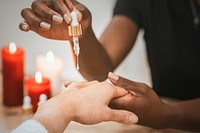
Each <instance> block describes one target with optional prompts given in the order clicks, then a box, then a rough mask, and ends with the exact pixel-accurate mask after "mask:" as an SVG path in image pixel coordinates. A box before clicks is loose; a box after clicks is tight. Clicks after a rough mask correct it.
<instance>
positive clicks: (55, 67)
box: [36, 51, 63, 96]
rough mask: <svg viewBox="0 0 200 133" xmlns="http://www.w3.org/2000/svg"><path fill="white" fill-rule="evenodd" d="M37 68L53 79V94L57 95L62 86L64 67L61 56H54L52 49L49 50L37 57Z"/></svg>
mask: <svg viewBox="0 0 200 133" xmlns="http://www.w3.org/2000/svg"><path fill="white" fill-rule="evenodd" d="M36 69H37V71H40V72H41V73H42V75H43V76H45V77H47V78H49V79H50V81H51V88H52V91H51V94H52V96H55V95H57V94H58V93H59V92H60V88H61V72H62V69H63V62H62V60H61V59H60V58H57V57H54V54H53V52H52V51H48V52H47V55H46V56H45V55H39V56H38V57H37V58H36Z"/></svg>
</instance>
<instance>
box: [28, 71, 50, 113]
mask: <svg viewBox="0 0 200 133" xmlns="http://www.w3.org/2000/svg"><path fill="white" fill-rule="evenodd" d="M25 88H26V90H27V93H28V95H29V96H30V98H31V103H32V105H33V111H34V112H36V110H37V107H38V102H39V97H40V95H41V94H46V95H47V98H48V99H49V98H50V97H51V94H50V90H51V87H50V80H49V79H47V78H45V77H42V74H41V72H36V74H35V77H30V78H28V79H27V80H26V81H25Z"/></svg>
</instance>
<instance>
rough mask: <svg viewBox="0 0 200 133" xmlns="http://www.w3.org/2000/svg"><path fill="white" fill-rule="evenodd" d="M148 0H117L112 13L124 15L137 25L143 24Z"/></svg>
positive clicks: (141, 25)
mask: <svg viewBox="0 0 200 133" xmlns="http://www.w3.org/2000/svg"><path fill="white" fill-rule="evenodd" d="M147 1H148V0H117V2H116V5H115V8H114V12H113V15H125V16H127V17H129V18H131V19H132V20H133V21H134V22H135V23H136V24H137V25H138V27H140V28H142V27H143V26H144V16H145V11H146V5H147Z"/></svg>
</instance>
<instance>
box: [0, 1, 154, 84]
mask: <svg viewBox="0 0 200 133" xmlns="http://www.w3.org/2000/svg"><path fill="white" fill-rule="evenodd" d="M79 2H81V3H83V4H85V5H86V6H87V7H88V8H89V9H90V11H91V13H92V16H93V29H94V31H95V34H96V36H97V37H99V36H100V35H101V33H102V32H103V31H104V29H105V27H106V26H107V24H108V23H109V21H110V19H111V18H112V12H113V8H114V5H115V2H116V0H79ZM31 3H32V0H17V1H15V0H1V2H0V18H1V19H0V48H2V47H3V46H4V45H8V44H9V43H10V42H15V43H16V44H17V45H18V46H20V47H22V48H24V50H25V53H26V55H25V74H26V75H34V73H35V60H36V57H37V56H38V55H41V54H43V55H45V54H46V53H47V51H49V50H52V51H53V52H54V54H55V56H56V57H59V58H61V59H62V60H63V71H62V78H63V80H73V81H74V80H75V81H81V80H84V79H83V77H82V76H81V75H80V73H79V72H78V71H77V70H76V68H75V65H74V63H73V60H72V55H71V51H70V46H69V44H68V42H67V41H55V40H48V39H45V38H42V37H40V36H39V35H37V34H35V33H34V32H28V33H25V32H22V31H20V30H19V28H18V25H19V23H20V22H21V21H22V20H23V19H22V17H21V15H20V12H21V10H22V9H23V8H25V7H30V6H31ZM80 45H81V44H80ZM0 70H1V67H0ZM115 73H117V74H119V75H121V76H124V77H126V78H129V79H131V80H135V81H139V82H145V83H147V84H148V85H150V86H151V78H150V71H149V66H148V62H147V57H146V50H145V45H144V41H143V32H142V31H141V32H140V34H139V37H138V39H137V42H136V44H135V46H134V48H133V49H132V50H131V52H130V54H129V55H128V56H127V58H126V59H125V60H124V61H123V62H122V63H121V64H120V66H119V67H118V68H117V69H116V70H115Z"/></svg>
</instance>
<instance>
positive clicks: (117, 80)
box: [108, 72, 139, 95]
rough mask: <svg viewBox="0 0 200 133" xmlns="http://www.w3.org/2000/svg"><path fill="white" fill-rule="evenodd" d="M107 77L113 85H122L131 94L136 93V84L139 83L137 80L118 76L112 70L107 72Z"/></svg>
mask: <svg viewBox="0 0 200 133" xmlns="http://www.w3.org/2000/svg"><path fill="white" fill-rule="evenodd" d="M108 79H109V80H110V81H111V82H112V83H113V84H114V85H115V86H119V87H122V88H124V89H126V90H128V91H129V92H130V93H132V94H133V95H136V94H135V92H138V91H139V90H138V86H139V84H138V83H137V82H134V81H131V80H128V79H126V78H123V77H121V76H118V75H116V74H114V73H112V72H109V74H108Z"/></svg>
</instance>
